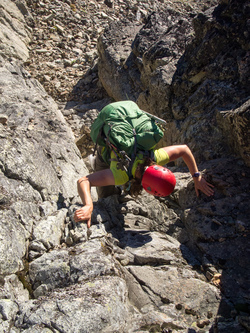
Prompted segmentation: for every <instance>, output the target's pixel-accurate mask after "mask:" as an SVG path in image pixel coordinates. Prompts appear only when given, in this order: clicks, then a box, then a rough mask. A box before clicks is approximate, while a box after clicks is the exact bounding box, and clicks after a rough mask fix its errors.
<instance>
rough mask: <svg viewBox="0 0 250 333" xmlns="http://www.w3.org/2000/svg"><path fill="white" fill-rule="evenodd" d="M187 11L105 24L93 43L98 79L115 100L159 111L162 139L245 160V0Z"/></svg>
mask: <svg viewBox="0 0 250 333" xmlns="http://www.w3.org/2000/svg"><path fill="white" fill-rule="evenodd" d="M194 16H195V13H194V12H192V11H191V12H190V11H189V12H187V11H182V12H180V11H176V10H173V9H168V10H166V11H164V12H160V13H157V12H156V13H153V14H152V15H150V16H149V18H148V20H147V22H146V23H145V25H144V26H142V27H140V26H138V25H136V24H134V25H133V24H130V25H123V26H121V25H120V24H119V26H118V25H117V26H115V27H112V26H111V27H110V29H109V30H107V31H105V32H104V34H103V35H102V36H101V37H100V39H99V43H98V50H99V55H100V60H99V76H100V79H101V81H102V83H103V86H104V87H105V88H106V90H107V92H108V93H109V95H110V96H112V97H113V98H114V99H115V100H123V99H133V100H135V101H137V102H138V104H139V105H140V107H141V108H142V109H145V110H146V111H149V112H151V113H153V114H158V115H160V116H162V117H164V118H165V119H166V120H167V121H168V131H167V134H166V137H165V140H166V143H167V144H172V143H187V144H188V145H189V146H190V147H191V148H192V149H193V150H194V152H195V154H196V157H197V159H198V160H199V161H201V160H203V159H212V158H216V157H220V156H222V155H223V153H226V154H229V153H231V152H234V153H235V154H236V155H238V156H241V158H243V159H244V161H245V163H246V164H247V165H249V126H248V124H249V107H248V103H247V100H248V98H249V92H250V91H249V86H250V85H249V34H250V32H249V26H248V23H247V22H248V16H249V4H248V2H247V1H242V2H237V1H228V2H223V1H222V2H221V4H220V5H219V6H217V7H212V8H211V9H208V10H207V11H206V12H204V13H201V14H199V15H197V16H195V17H194ZM138 30H139V31H138ZM129 46H130V48H129ZM124 82H126V83H124ZM113 87H114V88H113ZM245 103H246V104H245ZM243 104H244V105H243ZM239 108H240V109H239ZM232 132H233V133H235V134H236V135H235V136H234V137H233V139H232V136H231V135H228V134H229V133H232ZM197 142H198V144H197Z"/></svg>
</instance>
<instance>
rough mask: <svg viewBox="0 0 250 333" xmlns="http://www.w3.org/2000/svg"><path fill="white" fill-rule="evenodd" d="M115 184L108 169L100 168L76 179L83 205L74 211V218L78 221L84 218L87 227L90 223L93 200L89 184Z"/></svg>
mask: <svg viewBox="0 0 250 333" xmlns="http://www.w3.org/2000/svg"><path fill="white" fill-rule="evenodd" d="M107 185H115V179H114V176H113V173H112V171H111V170H110V169H106V170H101V171H98V172H95V173H92V174H91V175H88V176H86V177H82V178H80V179H79V180H78V181H77V190H78V193H79V195H80V198H81V200H82V203H83V205H84V206H83V207H82V208H80V209H78V210H76V211H75V215H74V220H75V221H76V222H80V221H82V220H85V221H86V222H87V227H88V228H90V225H91V214H92V211H93V201H92V198H91V192H90V190H91V186H107Z"/></svg>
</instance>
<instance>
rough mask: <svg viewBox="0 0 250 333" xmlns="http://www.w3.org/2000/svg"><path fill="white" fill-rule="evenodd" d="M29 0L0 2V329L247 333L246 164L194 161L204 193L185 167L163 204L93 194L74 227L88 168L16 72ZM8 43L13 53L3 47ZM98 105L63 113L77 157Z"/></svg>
mask: <svg viewBox="0 0 250 333" xmlns="http://www.w3.org/2000/svg"><path fill="white" fill-rule="evenodd" d="M68 2H69V1H66V0H65V3H67V4H68ZM48 3H50V1H49V2H47V1H44V2H42V8H44V7H46V6H47V5H48ZM28 5H30V4H29V2H27V3H26V2H25V1H10V0H9V1H7V0H0V6H1V8H4V11H3V13H4V15H3V16H2V17H5V18H8V19H2V20H1V24H3V25H4V26H6V27H7V28H8V29H13V34H9V36H11V38H13V39H12V40H8V41H7V42H6V41H5V40H4V39H2V44H1V50H6V52H5V51H3V52H2V51H1V52H2V53H1V58H0V90H1V111H0V145H1V151H0V239H1V242H0V331H1V332H4V333H5V332H12V333H14V332H15V333H23V332H25V333H29V332H32V333H33V332H37V333H38V332H65V333H66V332H67V333H69V332H72V333H73V332H74V333H75V332H88V333H89V332H124V333H128V332H131V333H132V332H172V333H177V332H183V333H184V332H185V333H186V332H188V333H190V332H192V333H193V332H197V333H198V332H199V333H204V332H208V331H210V332H214V333H215V332H220V333H221V332H231V331H232V332H235V333H238V332H239V333H242V332H247V330H249V317H248V312H249V308H248V306H249V303H248V302H249V300H248V297H249V291H248V289H247V284H246V283H247V277H248V276H249V265H247V262H248V257H247V251H246V249H247V244H248V241H249V221H248V216H249V205H248V201H249V194H248V188H249V178H248V168H247V167H246V166H245V165H244V163H243V162H242V160H241V159H239V158H234V159H233V158H232V157H230V156H227V157H225V156H223V155H221V156H220V158H217V159H216V160H211V161H210V162H209V163H204V164H200V170H203V172H204V174H206V177H207V178H208V179H209V181H210V182H212V183H213V184H214V185H215V187H216V192H215V196H214V197H213V198H205V197H204V196H201V197H200V198H196V197H195V193H194V189H193V182H192V179H191V177H190V175H189V174H188V173H187V172H186V171H187V170H186V169H183V170H181V169H179V168H177V167H172V168H173V171H175V174H176V178H177V186H176V191H175V192H174V193H173V195H172V196H171V197H169V198H168V199H161V200H159V199H157V198H152V197H150V196H149V195H147V194H143V195H142V196H141V197H140V198H138V200H134V199H132V198H131V197H130V196H126V195H121V196H112V197H109V198H106V199H101V200H99V201H97V200H96V195H95V191H94V189H93V193H92V195H93V198H94V200H95V203H94V212H93V216H92V223H93V225H92V227H91V229H90V230H87V227H86V224H85V223H78V224H77V225H76V224H75V222H74V220H73V218H72V216H73V213H74V210H75V209H76V208H77V207H79V204H81V202H80V198H79V197H78V195H77V190H76V180H77V179H78V178H79V177H80V176H82V175H85V174H87V173H88V172H89V170H88V169H87V166H86V165H87V164H85V163H84V162H83V160H82V158H81V153H80V151H79V150H78V149H77V147H76V145H75V143H74V140H75V137H74V135H73V133H72V130H71V128H70V127H69V126H68V124H67V123H66V121H65V119H64V117H63V115H62V113H61V111H60V110H59V109H58V105H57V104H56V102H55V101H54V100H53V99H52V98H51V97H50V96H48V94H47V93H46V92H45V90H44V88H43V87H42V85H41V84H40V83H38V81H36V80H35V79H33V78H32V77H31V75H30V73H29V72H27V71H26V70H25V69H24V67H23V61H25V60H26V55H27V53H26V52H27V50H26V49H25V47H27V45H26V44H27V43H28V38H27V39H26V37H27V36H29V33H30V32H31V31H30V28H29V26H28V25H27V24H30V25H33V24H34V22H35V20H33V18H32V15H31V14H30V12H29V7H28ZM39 5H41V4H39ZM55 5H56V2H55ZM58 5H61V2H58ZM68 5H69V4H68ZM72 8H73V7H72ZM74 8H75V7H74ZM45 12H46V10H45ZM170 12H171V13H172V14H171V15H172V16H171V15H170V17H171V19H173V20H177V19H176V18H175V14H174V11H173V10H170ZM6 13H7V14H6ZM79 15H80V14H79ZM185 15H186V14H185ZM192 15H193V14H192ZM192 15H191V16H192ZM162 17H164V15H163V16H162ZM179 17H180V16H179V14H178V15H177V18H178V20H179ZM16 18H19V19H18V22H19V23H20V24H22V25H20V26H19V27H18V29H16V28H15V22H16V21H15V20H16ZM184 21H185V20H184ZM178 22H179V21H178ZM154 24H156V26H157V24H158V22H154ZM185 24H189V22H187V21H185ZM177 26H178V25H176V29H177ZM10 27H11V28H10ZM162 29H163V30H164V27H162ZM173 30H174V29H173ZM24 31H25V33H24ZM27 31H28V32H29V33H27ZM125 31H126V29H124V33H125ZM178 31H179V30H178V29H177V30H176V34H177V35H178V33H179V32H178ZM26 34H27V35H26ZM24 35H25V38H24ZM128 36H129V35H128ZM174 36H175V35H173V37H174ZM178 36H179V37H181V34H179V35H178ZM18 38H20V40H21V41H22V42H21V41H20V42H18V43H19V44H18V45H22V47H21V48H12V47H11V48H9V47H8V45H9V46H10V45H12V44H13V45H14V44H15V43H16V40H17V39H18ZM176 38H177V37H176ZM177 39H178V38H177ZM124 40H126V41H128V40H129V38H128V39H124ZM131 40H132V39H131ZM145 42H146V39H145ZM6 43H7V44H8V45H6ZM137 47H138V46H137ZM24 50H25V51H24ZM152 50H153V49H152ZM119 52H120V51H119ZM155 52H157V48H156V49H155ZM180 54H181V52H180ZM180 54H179V55H180ZM10 56H11V59H10ZM150 59H151V60H150V61H152V60H153V56H152V58H150ZM96 70H97V69H96V67H95V68H94V69H93V70H91V71H90V72H89V75H90V76H91V75H92V73H93V72H95V73H96ZM172 73H173V74H174V71H173V72H172ZM86 81H87V77H86ZM129 82H130V81H129V79H127V80H126V84H128V86H129ZM113 88H114V89H116V88H117V86H115V85H114V87H113ZM161 89H162V88H161ZM167 89H168V87H167ZM162 91H163V90H159V93H162ZM152 93H153V90H152ZM141 100H142V99H141ZM107 101H108V98H107V99H105V100H101V101H99V102H98V103H95V104H94V103H92V104H91V103H86V102H85V101H82V103H81V102H79V101H77V103H75V104H78V105H77V106H76V107H74V108H73V109H70V107H69V105H74V103H73V102H72V103H71V104H70V103H69V104H68V105H67V106H66V107H65V109H63V114H64V115H65V116H67V115H69V114H70V115H72V114H73V115H74V116H75V118H77V117H81V119H80V120H77V122H76V123H72V124H73V126H76V124H80V125H81V126H83V127H82V131H81V135H82V137H81V138H80V140H78V144H79V148H81V149H82V153H83V156H85V154H86V152H88V150H90V149H91V145H87V144H85V142H87V138H88V127H89V126H90V125H91V123H92V122H93V120H94V118H95V116H96V114H97V112H98V111H99V110H100V109H101V108H102V106H103V104H104V103H106V102H107ZM247 103H248V102H245V104H244V106H242V107H239V110H238V112H237V114H238V116H239V118H237V117H236V116H235V114H234V113H233V115H232V113H229V114H227V115H226V118H227V121H228V122H230V123H231V120H230V119H231V116H232V117H234V116H235V118H234V121H233V124H234V125H233V126H234V127H235V128H237V129H239V130H237V131H236V132H237V135H238V138H239V141H240V140H241V139H242V137H243V136H242V134H241V133H244V130H243V129H241V130H240V128H239V127H238V123H241V120H240V119H243V118H240V117H241V114H242V112H243V113H244V117H245V110H246V109H247V108H248V104H247ZM61 108H62V106H61ZM71 112H72V113H71ZM77 112H78V115H77ZM244 119H246V120H244V121H247V118H244ZM73 120H74V119H73ZM221 124H224V122H221ZM74 129H75V127H74ZM181 130H182V129H181V128H180V132H181ZM225 133H226V132H225ZM244 135H245V134H244ZM246 138H247V137H246ZM183 171H184V172H183Z"/></svg>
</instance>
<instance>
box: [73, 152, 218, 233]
mask: <svg viewBox="0 0 250 333" xmlns="http://www.w3.org/2000/svg"><path fill="white" fill-rule="evenodd" d="M101 152H102V148H101V147H99V148H98V153H97V156H96V159H95V172H94V173H92V174H89V175H88V176H85V177H82V178H80V179H79V180H78V182H77V188H78V193H79V195H80V197H81V200H82V202H83V205H84V206H83V207H82V208H80V209H78V210H76V212H75V214H74V219H75V221H76V222H80V221H83V220H84V221H86V222H87V227H88V228H90V225H91V214H92V211H93V202H92V198H91V193H90V189H91V187H92V186H96V187H97V192H98V196H99V197H107V196H109V195H111V194H115V193H116V191H117V189H118V188H117V187H116V186H119V185H123V184H125V183H127V182H128V181H129V187H130V189H129V193H130V194H131V196H134V197H136V196H138V195H139V194H140V193H141V191H142V189H143V188H144V189H145V190H146V191H147V192H149V193H151V194H154V195H156V196H166V195H168V194H169V193H171V191H172V190H173V188H174V186H175V178H174V176H173V174H172V173H171V172H170V171H168V170H167V169H166V168H164V167H162V166H164V165H165V164H167V163H169V162H171V161H174V160H176V159H178V158H180V157H181V158H182V159H183V161H184V162H185V164H186V165H187V167H188V169H189V171H190V173H191V175H192V177H193V180H194V186H195V192H196V195H197V196H199V191H201V192H203V193H205V194H206V195H207V196H211V195H213V193H214V191H213V185H212V184H210V183H208V182H207V181H206V180H205V179H204V178H203V177H202V175H201V173H200V172H199V171H198V168H197V164H196V161H195V158H194V156H193V154H192V152H191V150H190V149H189V148H188V146H186V145H175V146H168V147H164V148H160V149H155V150H154V149H152V150H151V151H150V154H149V156H147V157H144V156H143V155H142V154H140V153H139V154H138V155H137V156H136V158H135V160H134V163H133V166H132V179H130V180H129V176H128V172H127V171H126V170H124V169H122V168H121V167H120V166H119V163H118V161H117V159H116V156H115V152H113V151H112V152H111V163H110V165H107V164H106V163H105V162H104V160H103V158H102V155H101ZM162 183H165V186H164V187H165V189H164V187H163V186H160V185H161V184H162Z"/></svg>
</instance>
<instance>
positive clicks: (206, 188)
mask: <svg viewBox="0 0 250 333" xmlns="http://www.w3.org/2000/svg"><path fill="white" fill-rule="evenodd" d="M194 186H195V192H196V195H197V197H198V196H199V190H200V191H201V192H203V193H204V194H206V195H207V196H208V197H210V196H211V195H213V194H214V190H213V187H214V186H213V185H212V184H210V183H208V182H207V181H206V180H205V179H204V178H202V176H200V177H199V178H194Z"/></svg>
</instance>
